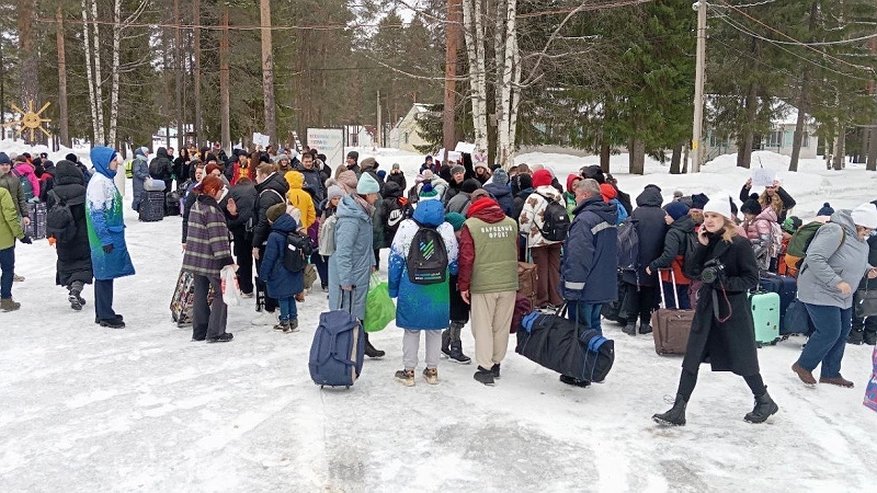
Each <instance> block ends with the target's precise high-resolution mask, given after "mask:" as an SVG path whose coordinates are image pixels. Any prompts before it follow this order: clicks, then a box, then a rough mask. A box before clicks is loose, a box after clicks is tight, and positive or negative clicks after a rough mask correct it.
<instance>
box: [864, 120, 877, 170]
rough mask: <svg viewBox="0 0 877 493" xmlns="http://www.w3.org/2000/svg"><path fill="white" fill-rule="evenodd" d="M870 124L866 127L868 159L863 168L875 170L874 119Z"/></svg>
mask: <svg viewBox="0 0 877 493" xmlns="http://www.w3.org/2000/svg"><path fill="white" fill-rule="evenodd" d="M872 125H873V126H872V127H871V128H869V129H868V161H867V164H866V165H865V169H866V170H868V171H877V121H874V122H873V123H872Z"/></svg>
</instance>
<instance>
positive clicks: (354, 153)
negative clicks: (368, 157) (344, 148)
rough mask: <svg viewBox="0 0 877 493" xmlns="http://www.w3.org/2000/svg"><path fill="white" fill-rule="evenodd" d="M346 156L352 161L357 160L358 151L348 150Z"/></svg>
mask: <svg viewBox="0 0 877 493" xmlns="http://www.w3.org/2000/svg"><path fill="white" fill-rule="evenodd" d="M347 157H348V158H353V160H354V161H359V153H358V152H356V151H350V152H348V153H347Z"/></svg>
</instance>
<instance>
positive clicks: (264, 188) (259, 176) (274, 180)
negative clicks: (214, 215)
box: [252, 164, 289, 326]
mask: <svg viewBox="0 0 877 493" xmlns="http://www.w3.org/2000/svg"><path fill="white" fill-rule="evenodd" d="M256 192H257V193H258V194H259V198H258V200H257V201H256V207H255V213H254V216H253V223H254V224H255V226H254V227H253V250H252V253H253V258H255V259H256V271H257V272H260V271H261V270H260V267H261V260H260V259H261V258H262V254H263V253H264V251H265V243H266V242H267V241H268V235H270V234H271V225H270V224H269V223H268V209H269V208H270V207H271V206H273V205H276V204H282V203H284V202H285V201H286V194H287V193H288V192H289V184H288V183H287V182H286V179H284V178H283V177H282V176H280V175H279V174H278V173H277V172H275V171H274V165H271V164H261V165H259V167H258V168H257V169H256ZM256 287H257V288H258V289H259V291H260V292H262V293H265V292H267V291H266V290H267V288H266V286H265V283H264V282H263V281H262V280H261V279H259V278H258V277H257V278H256ZM277 306H278V305H277V300H275V299H274V298H269V297H268V296H267V295H266V296H265V311H264V313H263V315H262V316H261V317H258V318H256V319H255V320H253V322H252V323H253V325H271V326H274V325H275V324H277V317H276V316H275V313H274V312H275V310H277Z"/></svg>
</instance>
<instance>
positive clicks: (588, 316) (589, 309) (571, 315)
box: [566, 301, 603, 334]
mask: <svg viewBox="0 0 877 493" xmlns="http://www.w3.org/2000/svg"><path fill="white" fill-rule="evenodd" d="M567 308H568V310H567V314H566V317H567V318H568V319H570V320H572V321H573V322H576V323H578V324H580V325H587V326H588V328H589V329H595V330H597V331H598V332H600V333H601V334H602V333H603V328H602V327H601V326H600V310H601V309H602V308H603V304H602V303H600V304H592V303H583V302H581V301H570V302H568V305H567Z"/></svg>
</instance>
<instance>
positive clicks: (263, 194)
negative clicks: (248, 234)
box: [253, 173, 289, 248]
mask: <svg viewBox="0 0 877 493" xmlns="http://www.w3.org/2000/svg"><path fill="white" fill-rule="evenodd" d="M256 192H257V193H258V194H259V197H258V199H257V201H256V209H255V210H256V212H255V216H253V222H254V224H255V226H254V227H253V247H254V248H262V245H263V244H264V243H265V242H266V241H268V235H270V234H271V225H270V224H268V209H269V208H270V207H271V206H272V205H276V204H280V203H283V202H285V201H286V194H287V193H288V192H289V184H288V183H287V182H286V179H284V178H283V177H282V176H280V174H279V173H273V174H271V176H269V177H268V178H267V179H266V180H265V181H263V182H262V183H259V184H257V185H256Z"/></svg>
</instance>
